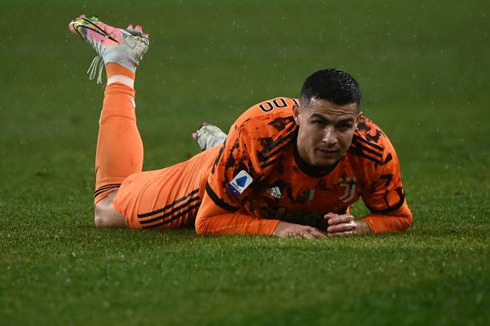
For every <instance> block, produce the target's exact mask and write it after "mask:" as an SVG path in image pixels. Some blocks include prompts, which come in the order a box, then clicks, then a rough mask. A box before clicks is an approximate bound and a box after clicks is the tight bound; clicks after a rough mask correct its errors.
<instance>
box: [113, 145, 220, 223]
mask: <svg viewBox="0 0 490 326" xmlns="http://www.w3.org/2000/svg"><path fill="white" fill-rule="evenodd" d="M218 151H219V147H215V148H211V149H209V150H206V151H204V152H202V153H200V154H198V155H196V156H194V157H192V158H191V159H189V160H187V161H185V162H182V163H178V164H176V165H173V166H170V167H167V168H164V169H161V170H156V171H146V172H139V173H135V174H132V175H130V176H129V177H127V178H126V179H125V180H124V182H123V183H122V185H121V187H120V188H119V191H118V193H117V195H116V197H115V198H114V202H113V203H114V208H115V209H116V211H118V212H119V213H121V214H122V215H124V216H125V220H126V226H127V227H128V228H133V229H141V228H160V229H175V228H184V227H194V220H195V218H196V215H197V210H198V209H199V206H200V204H201V200H202V197H203V194H204V190H205V186H206V181H207V177H208V174H209V173H210V171H211V168H212V166H213V164H214V161H215V160H216V156H217V155H218Z"/></svg>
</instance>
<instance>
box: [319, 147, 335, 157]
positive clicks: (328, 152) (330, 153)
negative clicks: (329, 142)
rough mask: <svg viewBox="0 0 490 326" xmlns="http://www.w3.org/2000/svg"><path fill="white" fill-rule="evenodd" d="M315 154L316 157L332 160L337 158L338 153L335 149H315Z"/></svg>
mask: <svg viewBox="0 0 490 326" xmlns="http://www.w3.org/2000/svg"><path fill="white" fill-rule="evenodd" d="M316 153H317V155H318V156H320V157H321V158H324V159H332V158H337V157H338V154H339V151H338V150H335V149H324V148H317V149H316Z"/></svg>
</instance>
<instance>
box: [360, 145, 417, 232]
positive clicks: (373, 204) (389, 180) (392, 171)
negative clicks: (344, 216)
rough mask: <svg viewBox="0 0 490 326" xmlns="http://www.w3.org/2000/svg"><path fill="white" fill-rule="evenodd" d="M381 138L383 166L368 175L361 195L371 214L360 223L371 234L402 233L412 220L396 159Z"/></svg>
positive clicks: (390, 146) (393, 152) (392, 149)
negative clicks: (366, 183) (367, 184)
mask: <svg viewBox="0 0 490 326" xmlns="http://www.w3.org/2000/svg"><path fill="white" fill-rule="evenodd" d="M382 137H383V145H384V147H385V155H384V156H383V159H384V164H382V165H380V166H378V168H377V169H374V170H372V171H371V175H372V178H371V180H370V181H371V182H370V183H371V187H370V189H365V190H364V192H363V194H362V200H363V201H364V204H365V205H366V206H367V207H368V208H369V210H370V211H371V213H370V214H368V215H367V216H365V217H363V218H362V221H363V222H365V223H367V225H368V226H369V229H370V230H371V233H384V232H399V231H403V230H405V229H407V228H408V227H410V225H411V224H412V220H413V216H412V213H411V212H410V209H409V208H408V204H407V200H406V198H405V190H404V188H403V185H402V179H401V173H400V163H399V161H398V156H397V155H396V152H395V149H394V147H393V145H392V144H391V142H390V141H389V140H388V138H386V136H382Z"/></svg>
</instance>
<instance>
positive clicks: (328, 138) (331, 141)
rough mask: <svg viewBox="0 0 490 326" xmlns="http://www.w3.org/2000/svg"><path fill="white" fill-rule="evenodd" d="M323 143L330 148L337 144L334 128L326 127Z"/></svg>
mask: <svg viewBox="0 0 490 326" xmlns="http://www.w3.org/2000/svg"><path fill="white" fill-rule="evenodd" d="M322 142H323V143H325V144H327V145H328V146H332V145H335V144H336V143H337V134H336V133H335V130H334V129H333V128H332V127H330V126H329V127H326V128H325V129H324V130H323V137H322Z"/></svg>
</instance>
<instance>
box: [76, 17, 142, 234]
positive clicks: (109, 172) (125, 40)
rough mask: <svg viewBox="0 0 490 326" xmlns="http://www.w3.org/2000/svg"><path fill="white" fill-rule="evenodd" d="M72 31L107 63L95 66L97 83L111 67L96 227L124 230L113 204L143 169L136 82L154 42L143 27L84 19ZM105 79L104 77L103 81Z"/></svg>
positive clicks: (101, 131)
mask: <svg viewBox="0 0 490 326" xmlns="http://www.w3.org/2000/svg"><path fill="white" fill-rule="evenodd" d="M69 27H70V30H71V31H72V32H73V33H75V34H77V35H79V36H80V37H81V38H82V39H84V40H85V41H86V42H87V43H89V44H90V45H91V46H92V47H93V48H94V49H95V50H96V51H97V53H98V54H99V56H100V58H101V59H97V57H96V59H94V61H93V64H92V66H91V69H93V70H92V77H93V76H94V75H95V71H96V69H97V66H98V69H102V68H103V65H105V69H106V73H107V87H106V90H105V95H104V102H103V107H102V113H101V117H100V120H99V135H98V141H97V153H96V165H95V171H96V190H95V193H94V197H95V199H94V203H95V224H96V226H109V227H124V226H125V221H124V216H123V215H121V214H120V213H118V212H117V211H116V210H115V209H114V206H113V200H114V197H115V195H116V193H117V191H118V189H119V187H120V185H121V183H122V182H123V180H124V179H126V178H127V177H128V176H129V175H131V174H133V173H136V172H140V171H141V169H142V165H143V144H142V141H141V137H140V135H139V132H138V128H137V126H136V114H135V101H134V99H135V91H134V79H135V71H136V68H137V66H138V64H139V61H140V60H141V58H142V56H143V54H144V53H145V52H146V50H147V48H148V45H149V40H148V36H147V35H145V34H143V32H142V31H141V28H140V27H137V28H136V29H133V28H132V27H131V26H130V27H128V29H127V30H123V29H119V28H114V27H111V26H108V25H107V24H104V23H102V22H100V21H98V19H96V18H90V19H87V18H86V17H84V16H81V17H79V18H77V19H75V20H73V21H72V22H71V23H70V25H69ZM98 60H99V63H98V62H97V61H98ZM100 60H103V61H100ZM89 70H90V69H89ZM100 74H101V71H99V77H100ZM99 79H100V78H99Z"/></svg>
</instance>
